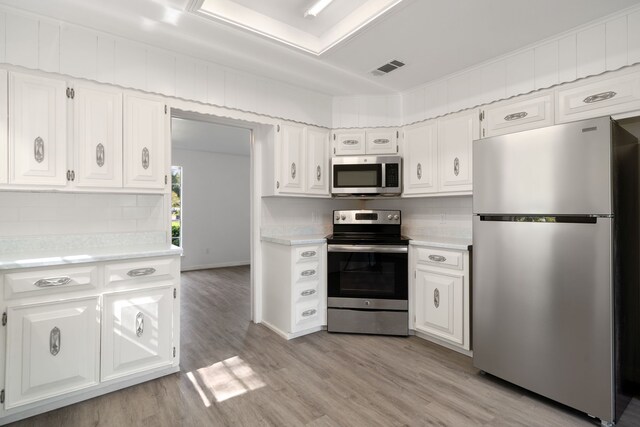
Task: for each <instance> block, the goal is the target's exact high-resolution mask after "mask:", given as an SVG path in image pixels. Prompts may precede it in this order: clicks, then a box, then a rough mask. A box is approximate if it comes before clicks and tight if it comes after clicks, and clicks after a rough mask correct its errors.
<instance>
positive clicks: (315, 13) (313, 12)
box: [304, 0, 333, 18]
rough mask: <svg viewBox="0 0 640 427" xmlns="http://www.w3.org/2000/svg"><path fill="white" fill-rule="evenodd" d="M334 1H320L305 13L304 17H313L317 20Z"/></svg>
mask: <svg viewBox="0 0 640 427" xmlns="http://www.w3.org/2000/svg"><path fill="white" fill-rule="evenodd" d="M332 1H333V0H318V1H317V2H315V3H314V4H313V6H311V7H310V8H309V9H307V11H306V12H305V13H304V17H305V18H306V17H308V16H311V17H313V18H315V17H316V16H318V14H319V13H320V12H322V11H323V10H324V8H325V7H327V6H329V4H331V2H332Z"/></svg>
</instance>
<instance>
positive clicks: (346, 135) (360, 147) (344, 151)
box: [333, 130, 366, 156]
mask: <svg viewBox="0 0 640 427" xmlns="http://www.w3.org/2000/svg"><path fill="white" fill-rule="evenodd" d="M365 137H366V136H365V131H364V130H351V131H335V132H334V133H333V154H335V155H336V156H357V155H362V154H365V153H366V146H365Z"/></svg>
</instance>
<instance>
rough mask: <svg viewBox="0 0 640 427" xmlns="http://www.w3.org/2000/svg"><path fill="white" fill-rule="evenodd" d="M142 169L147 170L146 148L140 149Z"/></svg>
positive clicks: (147, 156)
mask: <svg viewBox="0 0 640 427" xmlns="http://www.w3.org/2000/svg"><path fill="white" fill-rule="evenodd" d="M142 168H143V169H149V149H148V148H147V147H144V148H143V149H142Z"/></svg>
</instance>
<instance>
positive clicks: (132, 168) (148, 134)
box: [124, 92, 169, 189]
mask: <svg viewBox="0 0 640 427" xmlns="http://www.w3.org/2000/svg"><path fill="white" fill-rule="evenodd" d="M166 111H167V110H166V104H165V103H164V100H163V99H161V98H158V97H154V96H146V95H140V94H136V93H128V92H127V93H125V95H124V187H125V188H144V189H164V188H167V184H166V182H165V175H168V174H169V165H168V164H167V161H166V159H167V156H166V151H167V147H168V146H169V141H168V133H167V123H168V119H167V117H168V114H167V113H166Z"/></svg>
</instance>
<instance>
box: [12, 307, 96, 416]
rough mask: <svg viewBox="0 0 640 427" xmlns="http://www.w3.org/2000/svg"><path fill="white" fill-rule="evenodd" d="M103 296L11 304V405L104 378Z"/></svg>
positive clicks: (28, 401) (59, 392)
mask: <svg viewBox="0 0 640 427" xmlns="http://www.w3.org/2000/svg"><path fill="white" fill-rule="evenodd" d="M98 304H99V302H98V297H89V298H80V299H74V300H67V301H62V302H54V303H45V304H31V305H23V306H16V307H9V309H8V310H7V314H8V316H7V319H8V321H7V366H6V369H7V371H6V384H5V393H6V397H5V399H6V400H5V409H10V408H15V407H17V406H21V405H26V404H28V403H32V402H36V401H39V400H42V399H46V398H49V397H56V396H60V395H61V394H63V393H68V392H71V391H75V390H80V389H83V388H86V387H90V386H93V385H96V384H98V381H99V380H98V369H99V366H100V365H99V357H100V329H99V327H100V323H99V320H98V316H99V314H98V313H99V311H98Z"/></svg>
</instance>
